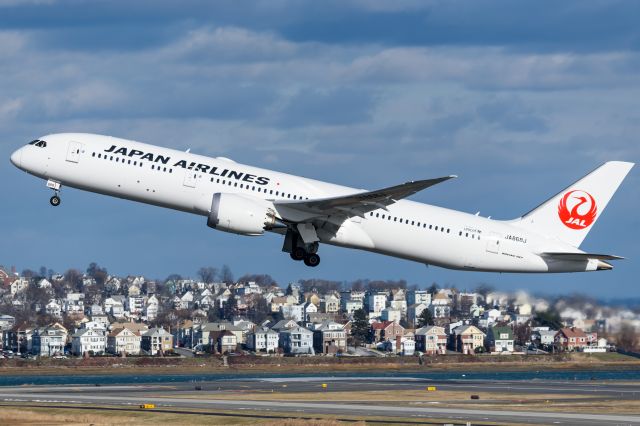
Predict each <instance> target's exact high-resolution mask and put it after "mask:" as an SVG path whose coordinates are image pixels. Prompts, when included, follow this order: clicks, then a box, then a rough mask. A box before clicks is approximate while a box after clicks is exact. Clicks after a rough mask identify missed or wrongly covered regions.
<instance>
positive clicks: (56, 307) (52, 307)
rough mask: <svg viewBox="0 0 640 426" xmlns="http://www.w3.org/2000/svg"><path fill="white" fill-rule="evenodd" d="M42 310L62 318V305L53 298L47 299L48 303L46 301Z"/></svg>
mask: <svg viewBox="0 0 640 426" xmlns="http://www.w3.org/2000/svg"><path fill="white" fill-rule="evenodd" d="M44 310H45V312H46V313H47V314H49V315H51V316H54V317H56V318H62V307H61V306H60V304H59V303H58V302H57V301H56V300H55V299H51V300H49V303H47V306H45V308H44Z"/></svg>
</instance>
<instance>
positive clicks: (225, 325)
mask: <svg viewBox="0 0 640 426" xmlns="http://www.w3.org/2000/svg"><path fill="white" fill-rule="evenodd" d="M225 330H228V331H230V332H232V333H233V334H235V335H236V340H237V342H238V344H242V343H244V335H245V333H244V330H243V329H242V328H240V327H238V326H235V325H233V323H230V322H228V321H218V322H207V323H204V324H201V325H200V326H199V327H198V328H197V329H196V331H195V332H194V335H193V340H194V343H195V344H201V345H207V344H209V342H210V340H211V339H210V338H209V334H210V333H212V332H218V331H225Z"/></svg>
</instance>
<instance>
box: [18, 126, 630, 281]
mask: <svg viewBox="0 0 640 426" xmlns="http://www.w3.org/2000/svg"><path fill="white" fill-rule="evenodd" d="M11 162H12V163H13V164H14V165H15V166H16V167H18V168H19V169H21V170H23V171H25V172H27V173H29V174H32V175H34V176H36V177H39V178H42V179H44V180H46V185H47V187H48V188H50V189H52V190H53V191H54V195H53V196H52V197H51V199H50V203H51V205H53V206H58V205H60V202H61V199H60V190H61V188H62V187H63V186H69V187H73V188H77V189H81V190H85V191H91V192H95V193H99V194H104V195H110V196H113V197H118V198H122V199H126V200H132V201H138V202H142V203H147V204H152V205H155V206H160V207H165V208H170V209H175V210H180V211H184V212H188V213H193V214H197V215H201V216H205V217H206V218H207V226H209V227H210V228H213V229H216V230H219V231H225V232H231V233H234V234H240V235H248V236H258V235H263V234H265V232H273V233H276V234H280V235H282V236H283V237H284V239H283V247H282V251H284V252H286V253H289V255H290V256H291V258H292V259H293V260H296V261H303V262H304V263H305V264H306V265H307V266H310V267H315V266H318V264H319V263H320V256H319V255H318V248H319V245H320V243H324V244H332V245H335V246H341V247H347V248H353V249H360V250H366V251H370V252H375V253H380V254H383V255H388V256H394V257H398V258H402V259H407V260H411V261H415V262H420V263H423V264H425V265H427V266H428V265H434V266H439V267H443V268H449V269H457V270H468V271H486V272H523V273H546V272H585V271H599V270H609V269H612V268H613V266H612V265H611V264H610V263H609V262H608V261H611V260H617V259H622V257H619V256H614V255H607V254H595V253H585V252H584V251H582V250H580V249H579V247H580V244H581V243H582V241H583V240H584V238H585V237H586V236H587V234H588V232H589V231H590V230H591V228H592V227H593V225H594V224H595V223H596V221H597V220H598V218H599V217H600V215H601V214H602V212H603V210H604V208H605V207H606V205H607V204H608V202H609V200H610V199H611V197H612V196H613V194H614V192H615V191H616V190H617V188H618V187H619V185H620V184H621V183H622V181H623V180H624V178H625V177H626V175H627V174H628V173H629V171H630V170H631V168H632V167H633V166H634V164H633V163H629V162H622V161H609V162H606V163H604V164H603V165H601V166H600V167H598V168H597V169H595V170H594V171H593V172H591V173H589V174H588V175H586V176H585V177H583V178H582V179H580V180H578V181H577V182H575V183H574V184H572V185H570V186H569V187H567V188H566V189H564V190H562V191H560V192H559V193H557V194H556V195H554V196H552V197H551V198H549V199H548V200H547V201H545V202H543V203H542V204H540V205H539V206H538V207H536V208H534V209H533V210H531V211H530V212H528V213H526V214H524V215H522V216H521V217H518V218H516V219H513V220H493V219H491V218H484V217H480V216H479V215H478V214H476V215H473V214H469V213H465V212H461V211H456V210H450V209H446V208H442V207H437V206H432V205H428V204H423V203H418V202H414V201H410V200H406V198H407V197H409V196H411V195H413V194H415V193H417V192H418V191H421V190H424V189H426V188H429V187H431V186H434V185H437V184H440V183H442V182H445V181H448V180H450V179H452V178H455V177H456V176H455V175H450V176H443V177H438V178H434V179H425V180H416V181H411V182H406V183H403V184H400V185H395V186H390V187H388V188H382V189H378V190H375V191H366V190H362V189H355V188H349V187H346V186H340V185H335V184H331V183H326V182H321V181H318V180H313V179H308V178H304V177H298V176H293V175H289V174H284V173H279V172H276V171H272V170H267V169H260V168H257V167H251V166H248V165H244V164H239V163H236V162H235V161H233V160H230V159H228V158H224V157H206V156H202V155H196V154H194V153H191V152H189V150H187V151H186V152H182V151H178V150H173V149H168V148H163V147H160V146H155V145H149V144H144V143H140V142H135V141H131V140H126V139H120V138H115V137H111V136H102V135H96V134H86V133H60V134H51V135H47V136H43V137H41V138H39V139H36V140H34V141H32V142H30V143H29V144H27V145H25V146H23V147H21V148H19V149H18V150H16V151H15V152H14V153H13V154H12V155H11Z"/></svg>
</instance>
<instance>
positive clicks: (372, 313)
mask: <svg viewBox="0 0 640 426" xmlns="http://www.w3.org/2000/svg"><path fill="white" fill-rule="evenodd" d="M368 302H369V303H368V306H369V317H370V318H371V317H379V316H380V312H381V311H382V310H383V309H384V308H386V307H387V294H386V293H382V292H378V293H371V294H369V298H368Z"/></svg>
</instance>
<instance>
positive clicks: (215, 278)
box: [0, 264, 640, 358]
mask: <svg viewBox="0 0 640 426" xmlns="http://www.w3.org/2000/svg"><path fill="white" fill-rule="evenodd" d="M639 325H640V313H638V312H634V311H633V310H630V309H626V308H613V307H607V306H601V305H599V304H597V303H595V302H594V301H591V300H583V299H581V298H580V297H579V296H573V297H570V298H556V299H554V300H552V299H547V298H542V297H534V296H531V295H529V294H527V293H525V292H518V293H516V294H508V293H504V292H498V291H493V290H492V289H491V288H488V287H486V286H480V287H479V288H477V289H475V290H473V291H459V290H457V289H455V288H439V286H437V285H436V284H433V285H431V286H430V287H429V288H428V289H420V288H417V287H416V286H413V287H408V286H407V284H406V283H405V282H403V281H398V282H392V281H357V282H353V283H349V284H345V283H338V282H333V281H326V280H304V281H301V282H292V283H290V284H288V285H287V286H286V288H282V287H280V286H278V285H277V283H275V282H274V281H273V280H272V279H271V277H269V276H268V275H254V276H245V277H242V278H240V279H238V280H234V279H233V277H232V274H231V272H230V271H229V270H228V268H226V267H225V268H222V270H221V271H218V270H217V269H216V268H201V269H200V271H198V278H196V279H190V278H183V277H180V276H170V277H168V278H167V279H166V280H163V281H157V280H149V279H146V278H145V277H143V276H127V277H117V276H114V275H111V274H108V273H107V271H106V270H105V269H103V268H100V267H99V266H98V265H96V264H91V265H90V266H89V268H87V270H86V272H84V273H81V272H79V271H76V270H69V271H67V272H66V273H65V274H56V273H53V272H52V271H47V270H46V269H45V268H42V269H41V271H39V273H36V272H34V271H23V273H21V274H18V273H17V272H16V271H14V270H10V269H6V268H2V267H0V330H1V331H2V342H1V343H2V355H0V356H1V357H5V358H6V357H15V356H21V357H23V358H33V357H52V358H64V357H68V356H78V357H91V356H170V355H176V354H180V355H184V354H185V353H186V354H190V356H191V355H196V356H199V355H202V356H205V355H208V354H224V355H243V354H263V355H265V356H268V355H273V356H279V355H285V356H286V355H289V356H296V355H299V356H302V355H305V356H310V355H315V356H320V355H332V356H388V355H398V356H413V355H421V356H435V355H446V354H450V353H456V354H465V355H470V356H471V355H476V354H481V353H492V354H496V353H499V354H504V355H509V354H514V353H520V354H529V353H531V354H533V353H535V354H544V353H556V352H562V351H584V352H605V351H609V350H615V348H616V346H618V347H621V348H625V349H627V350H634V349H635V347H636V344H637V332H636V330H637V329H638V326H639Z"/></svg>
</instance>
